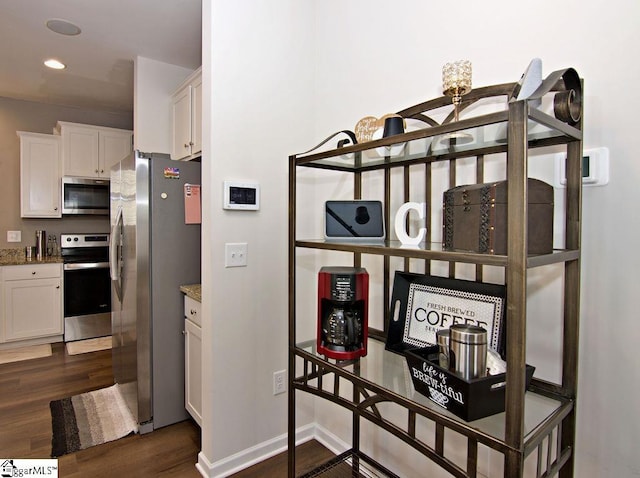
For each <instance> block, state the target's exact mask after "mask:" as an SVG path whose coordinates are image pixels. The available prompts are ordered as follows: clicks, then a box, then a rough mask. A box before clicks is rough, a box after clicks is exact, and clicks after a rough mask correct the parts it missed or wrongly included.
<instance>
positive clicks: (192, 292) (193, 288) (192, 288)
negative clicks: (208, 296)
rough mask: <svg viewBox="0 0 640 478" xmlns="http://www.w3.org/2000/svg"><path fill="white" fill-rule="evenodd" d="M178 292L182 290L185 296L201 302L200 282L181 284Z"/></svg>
mask: <svg viewBox="0 0 640 478" xmlns="http://www.w3.org/2000/svg"><path fill="white" fill-rule="evenodd" d="M180 292H184V293H185V294H186V296H187V297H191V298H192V299H193V300H197V301H198V302H202V286H201V285H200V284H188V285H181V286H180Z"/></svg>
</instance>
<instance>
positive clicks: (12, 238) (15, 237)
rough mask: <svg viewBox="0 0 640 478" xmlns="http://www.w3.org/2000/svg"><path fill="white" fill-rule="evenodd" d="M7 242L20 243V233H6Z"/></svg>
mask: <svg viewBox="0 0 640 478" xmlns="http://www.w3.org/2000/svg"><path fill="white" fill-rule="evenodd" d="M7 242H22V231H7Z"/></svg>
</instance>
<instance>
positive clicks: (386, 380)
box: [296, 338, 570, 442]
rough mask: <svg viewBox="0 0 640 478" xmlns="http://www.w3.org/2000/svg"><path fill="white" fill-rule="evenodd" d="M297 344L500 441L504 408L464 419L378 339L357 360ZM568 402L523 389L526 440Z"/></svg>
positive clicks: (310, 343) (313, 345)
mask: <svg viewBox="0 0 640 478" xmlns="http://www.w3.org/2000/svg"><path fill="white" fill-rule="evenodd" d="M296 348H297V349H298V350H300V351H303V352H305V353H307V354H310V355H312V356H314V357H316V358H318V359H322V360H323V361H324V362H326V363H327V364H331V365H332V366H335V367H338V368H340V369H342V370H344V371H346V372H348V373H350V374H353V375H354V376H356V377H358V378H360V379H363V380H365V381H366V382H368V383H371V384H374V385H376V386H379V387H382V388H383V389H385V390H388V391H389V392H391V393H393V394H395V395H397V396H399V397H402V398H404V399H407V400H409V401H411V402H413V403H415V404H417V405H419V406H420V407H422V408H424V409H428V410H431V411H433V412H435V413H437V414H438V415H441V416H443V417H447V418H448V419H451V420H454V421H456V422H458V423H459V424H460V425H462V426H463V427H468V428H472V429H475V430H476V431H478V432H479V433H480V434H484V435H487V436H490V437H493V438H494V439H495V440H498V441H500V442H502V441H504V439H505V436H504V435H505V430H504V428H505V412H502V413H498V414H496V415H491V416H489V417H485V418H481V419H479V420H475V421H471V422H467V421H465V420H463V419H462V418H460V417H457V416H456V415H454V414H452V413H450V412H449V411H447V410H445V409H444V408H442V407H440V406H438V405H436V404H435V403H434V402H433V401H431V400H430V399H429V398H427V397H426V396H424V395H422V394H421V393H419V392H417V391H416V390H415V388H414V386H413V381H412V380H411V375H410V372H409V367H408V365H407V361H406V359H405V357H404V356H403V355H400V354H397V353H394V352H390V351H388V350H385V344H384V343H382V342H381V341H379V340H376V339H372V338H369V341H368V348H367V355H366V356H365V357H362V358H360V359H358V360H351V361H345V362H337V361H335V360H331V361H327V360H326V358H325V357H324V356H323V355H322V354H318V353H317V350H316V342H315V340H309V341H305V342H301V343H298V344H297V345H296ZM567 404H568V405H570V402H567V401H566V400H562V399H560V398H558V399H553V398H549V397H546V396H543V395H539V394H537V393H534V392H531V391H527V392H526V393H525V409H524V410H525V413H524V439H525V442H526V441H527V440H528V439H529V438H530V437H532V436H533V435H534V433H535V432H536V431H537V430H538V429H539V428H540V427H541V426H542V425H543V424H545V423H547V422H549V421H551V420H552V418H553V416H554V415H555V414H556V413H557V412H558V411H559V410H560V408H561V407H563V406H565V405H567Z"/></svg>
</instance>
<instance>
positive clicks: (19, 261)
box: [0, 247, 62, 266]
mask: <svg viewBox="0 0 640 478" xmlns="http://www.w3.org/2000/svg"><path fill="white" fill-rule="evenodd" d="M61 263H62V257H60V256H51V257H45V258H44V259H42V260H37V259H36V258H35V257H34V258H33V259H31V260H29V261H28V260H27V259H26V258H25V253H24V247H21V248H18V249H16V248H13V249H0V266H23V265H35V264H61Z"/></svg>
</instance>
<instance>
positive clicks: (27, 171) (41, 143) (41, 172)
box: [18, 131, 62, 217]
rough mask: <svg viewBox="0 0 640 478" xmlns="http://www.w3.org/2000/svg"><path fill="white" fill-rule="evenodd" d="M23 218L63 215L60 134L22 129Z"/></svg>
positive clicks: (21, 208)
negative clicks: (28, 131)
mask: <svg viewBox="0 0 640 478" xmlns="http://www.w3.org/2000/svg"><path fill="white" fill-rule="evenodd" d="M18 136H19V137H20V215H21V217H62V209H61V207H60V174H61V171H62V161H61V158H60V137H59V136H55V135H52V134H40V133H27V132H24V131H18Z"/></svg>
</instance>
